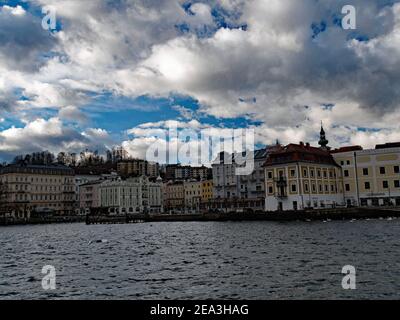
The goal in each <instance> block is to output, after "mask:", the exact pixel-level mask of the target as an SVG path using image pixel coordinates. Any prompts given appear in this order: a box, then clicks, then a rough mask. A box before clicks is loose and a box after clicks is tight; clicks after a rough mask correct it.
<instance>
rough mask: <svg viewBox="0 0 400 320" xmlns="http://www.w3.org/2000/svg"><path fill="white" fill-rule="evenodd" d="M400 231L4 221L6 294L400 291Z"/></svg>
mask: <svg viewBox="0 0 400 320" xmlns="http://www.w3.org/2000/svg"><path fill="white" fill-rule="evenodd" d="M399 240H400V220H392V221H388V220H368V221H366V220H363V221H353V222H350V221H343V222H342V221H340V222H333V221H332V222H326V223H323V222H290V223H289V222H288V223H275V222H193V223H191V222H183V223H182V222H177V223H146V224H131V225H93V226H86V225H84V224H71V225H46V226H21V227H2V228H1V227H0V257H1V260H0V274H1V278H0V299H21V298H23V299H24V298H30V299H45V298H52V299H65V298H73V299H208V298H212V299H319V298H321V299H337V298H338V299H342V298H345V299H347V298H351V299H359V298H378V299H388V298H390V299H398V298H399V297H400V294H399V292H400V268H399V262H400V259H399V258H400V256H399V255H400V250H399V246H400V242H399ZM44 265H53V266H54V267H55V268H56V271H57V279H56V280H57V289H56V290H54V291H47V292H46V291H44V290H43V289H42V286H41V280H42V277H43V275H42V274H41V270H42V267H43V266H44ZM344 265H354V266H355V267H356V269H357V289H356V290H351V291H346V290H343V289H342V287H341V281H342V277H343V276H344V275H342V274H341V270H342V267H343V266H344Z"/></svg>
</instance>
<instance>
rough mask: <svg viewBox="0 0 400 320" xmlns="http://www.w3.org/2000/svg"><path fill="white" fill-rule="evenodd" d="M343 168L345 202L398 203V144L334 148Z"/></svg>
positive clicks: (399, 194) (367, 203)
mask: <svg viewBox="0 0 400 320" xmlns="http://www.w3.org/2000/svg"><path fill="white" fill-rule="evenodd" d="M331 153H332V155H333V157H334V158H335V160H336V162H337V163H338V164H339V165H340V166H341V167H342V170H343V186H344V187H343V189H344V197H345V201H346V203H347V204H348V205H354V206H358V205H361V206H381V205H400V143H388V144H384V145H377V146H376V148H375V149H369V150H363V149H362V148H361V147H359V146H353V147H344V148H340V149H336V150H333V151H332V152H331Z"/></svg>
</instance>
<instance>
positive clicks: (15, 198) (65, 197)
mask: <svg viewBox="0 0 400 320" xmlns="http://www.w3.org/2000/svg"><path fill="white" fill-rule="evenodd" d="M75 200H76V199H75V184H74V170H72V169H71V168H69V167H66V166H63V165H30V164H28V165H26V164H18V165H9V166H6V167H2V168H1V169H0V211H2V212H6V213H8V214H10V215H12V216H14V217H17V218H30V217H31V215H43V214H56V215H67V214H72V213H74V209H75Z"/></svg>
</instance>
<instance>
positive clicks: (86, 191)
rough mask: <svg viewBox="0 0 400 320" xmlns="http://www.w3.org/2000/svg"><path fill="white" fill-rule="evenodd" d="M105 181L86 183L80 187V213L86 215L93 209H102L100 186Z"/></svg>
mask: <svg viewBox="0 0 400 320" xmlns="http://www.w3.org/2000/svg"><path fill="white" fill-rule="evenodd" d="M103 182H104V180H95V181H90V182H86V183H84V184H81V185H80V186H79V213H81V214H86V213H89V212H90V209H91V208H99V207H100V195H99V186H100V184H101V183H103Z"/></svg>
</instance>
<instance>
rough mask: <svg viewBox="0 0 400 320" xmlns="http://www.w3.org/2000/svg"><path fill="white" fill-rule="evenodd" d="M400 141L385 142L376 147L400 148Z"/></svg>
mask: <svg viewBox="0 0 400 320" xmlns="http://www.w3.org/2000/svg"><path fill="white" fill-rule="evenodd" d="M399 147H400V142H389V143H384V144H377V145H376V146H375V149H387V148H399Z"/></svg>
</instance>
